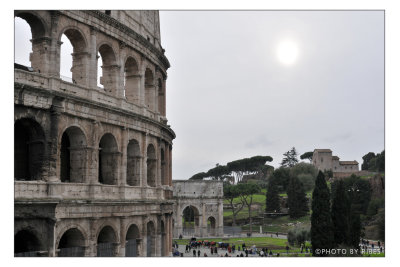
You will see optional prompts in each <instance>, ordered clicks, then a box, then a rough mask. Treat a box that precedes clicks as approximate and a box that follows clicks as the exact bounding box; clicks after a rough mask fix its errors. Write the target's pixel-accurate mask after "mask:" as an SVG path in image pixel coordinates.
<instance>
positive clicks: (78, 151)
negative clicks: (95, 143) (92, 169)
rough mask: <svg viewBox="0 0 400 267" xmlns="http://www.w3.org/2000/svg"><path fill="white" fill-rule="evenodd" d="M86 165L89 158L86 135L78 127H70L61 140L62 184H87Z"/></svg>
mask: <svg viewBox="0 0 400 267" xmlns="http://www.w3.org/2000/svg"><path fill="white" fill-rule="evenodd" d="M86 164H87V158H86V138H85V135H84V134H83V132H82V130H81V129H79V128H78V127H76V126H72V127H69V128H68V129H67V130H65V132H64V133H63V135H62V138H61V149H60V165H61V166H60V179H61V182H72V183H83V182H85V173H86Z"/></svg>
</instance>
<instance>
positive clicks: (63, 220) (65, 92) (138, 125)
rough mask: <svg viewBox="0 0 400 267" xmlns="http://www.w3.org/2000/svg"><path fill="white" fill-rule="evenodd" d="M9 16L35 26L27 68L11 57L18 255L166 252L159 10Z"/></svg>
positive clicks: (168, 132) (167, 171) (168, 206)
mask: <svg viewBox="0 0 400 267" xmlns="http://www.w3.org/2000/svg"><path fill="white" fill-rule="evenodd" d="M14 16H15V17H19V18H22V19H24V20H25V21H26V22H27V23H28V24H29V26H30V28H31V32H32V39H31V43H32V53H31V54H30V62H31V66H22V65H19V64H15V67H14V75H15V83H14V121H15V124H14V132H15V133H14V134H15V141H14V148H15V150H14V160H15V166H14V177H15V178H14V179H15V201H14V206H15V223H14V236H15V256H169V255H171V250H172V245H171V244H172V212H173V200H172V172H171V161H172V140H173V139H174V138H175V133H174V132H173V130H172V129H171V128H170V126H169V125H168V124H167V119H166V114H165V105H166V101H165V97H166V86H165V85H166V78H167V72H166V71H167V69H168V68H169V66H170V65H169V62H168V59H167V58H166V57H165V55H164V49H163V48H162V46H161V44H160V22H159V13H158V11H116V10H106V11H89V10H85V11H79V10H73V11H47V10H45V11H39V10H35V11H27V10H19V11H15V14H14ZM63 34H64V35H65V36H66V37H67V38H68V39H69V41H70V42H71V44H72V47H73V53H72V68H71V73H72V78H71V80H69V81H68V80H65V79H62V77H61V76H60V50H61V45H62V42H61V36H62V35H63ZM100 57H101V62H102V66H101V71H99V72H98V71H97V69H98V68H97V65H98V62H100V61H99V58H100ZM98 76H99V77H100V79H99V80H100V84H101V85H100V86H98V83H97V81H98Z"/></svg>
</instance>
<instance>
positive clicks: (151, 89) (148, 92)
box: [144, 69, 156, 111]
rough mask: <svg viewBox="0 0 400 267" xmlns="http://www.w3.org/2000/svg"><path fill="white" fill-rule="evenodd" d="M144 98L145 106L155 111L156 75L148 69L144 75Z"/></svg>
mask: <svg viewBox="0 0 400 267" xmlns="http://www.w3.org/2000/svg"><path fill="white" fill-rule="evenodd" d="M144 89H145V90H144V96H145V105H146V107H147V108H148V109H149V110H152V111H154V110H155V98H156V95H155V94H156V92H155V86H154V75H153V72H152V71H151V70H150V69H146V72H145V73H144Z"/></svg>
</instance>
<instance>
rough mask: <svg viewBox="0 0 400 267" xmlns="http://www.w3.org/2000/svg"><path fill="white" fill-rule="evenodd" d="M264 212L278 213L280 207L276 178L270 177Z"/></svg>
mask: <svg viewBox="0 0 400 267" xmlns="http://www.w3.org/2000/svg"><path fill="white" fill-rule="evenodd" d="M265 211H266V212H280V211H281V205H280V200H279V192H278V184H277V181H276V178H275V177H274V176H272V177H271V178H270V179H269V182H268V188H267V196H266V209H265Z"/></svg>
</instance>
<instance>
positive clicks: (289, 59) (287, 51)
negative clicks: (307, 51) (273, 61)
mask: <svg viewBox="0 0 400 267" xmlns="http://www.w3.org/2000/svg"><path fill="white" fill-rule="evenodd" d="M298 53H299V50H298V48H297V44H296V43H295V42H293V41H289V40H287V41H283V42H280V43H279V44H278V49H277V56H278V59H279V61H280V62H281V63H283V64H285V65H292V64H293V63H295V62H296V59H297V56H298Z"/></svg>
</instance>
